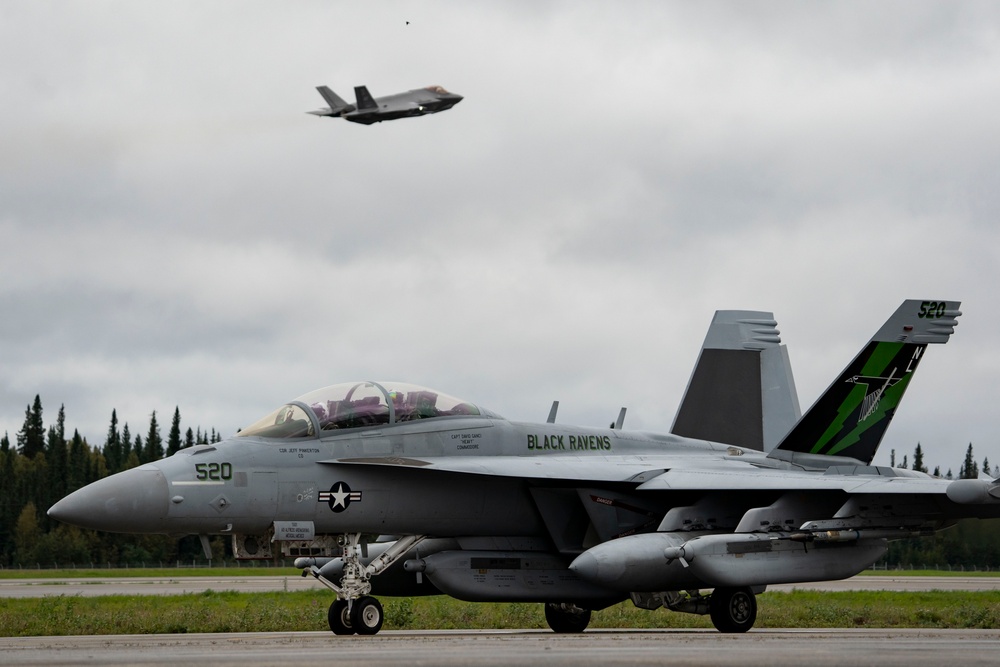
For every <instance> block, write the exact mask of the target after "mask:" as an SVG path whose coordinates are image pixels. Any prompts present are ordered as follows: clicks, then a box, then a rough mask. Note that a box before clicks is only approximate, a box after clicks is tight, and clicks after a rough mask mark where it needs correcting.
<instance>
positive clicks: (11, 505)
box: [0, 395, 222, 567]
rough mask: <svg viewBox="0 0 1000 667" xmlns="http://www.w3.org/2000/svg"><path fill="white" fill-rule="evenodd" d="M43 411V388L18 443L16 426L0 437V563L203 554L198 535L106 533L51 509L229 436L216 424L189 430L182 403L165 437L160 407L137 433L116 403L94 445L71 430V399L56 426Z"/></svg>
mask: <svg viewBox="0 0 1000 667" xmlns="http://www.w3.org/2000/svg"><path fill="white" fill-rule="evenodd" d="M42 410H43V409H42V400H41V397H40V396H37V395H36V396H35V400H34V402H33V403H31V404H29V405H28V406H27V408H26V409H25V413H24V424H23V426H22V427H21V430H20V431H18V432H17V435H16V444H13V445H12V443H11V440H10V436H9V434H8V433H4V435H3V438H2V439H0V565H2V566H4V567H9V566H11V565H31V566H34V565H35V564H41V565H52V564H56V563H111V564H115V565H117V564H126V563H140V562H158V561H172V560H175V559H178V558H181V559H187V558H189V557H199V558H201V557H203V556H202V555H201V553H202V552H201V548H200V545H199V543H198V541H197V540H196V539H189V538H186V539H182V540H178V539H176V538H171V537H166V536H160V535H145V536H138V535H118V534H112V533H98V532H95V531H89V530H81V529H79V528H76V527H74V526H67V525H66V524H63V523H59V522H58V521H54V520H52V519H50V518H49V517H48V516H47V514H46V513H47V512H48V510H49V508H50V507H51V506H52V505H53V504H54V503H55V502H56V501H58V500H59V499H61V498H63V497H64V496H66V495H68V494H70V493H72V492H73V491H76V490H77V489H79V488H82V487H84V486H86V485H87V484H90V483H91V482H95V481H97V480H99V479H102V478H104V477H107V476H108V475H113V474H115V473H117V472H121V471H122V470H128V469H130V468H135V467H137V466H140V465H142V464H144V463H148V462H150V461H156V460H158V459H161V458H163V457H164V456H170V455H172V454H174V453H176V452H177V451H179V450H181V449H183V448H185V447H193V446H194V445H196V444H209V443H214V442H219V441H220V440H221V439H222V438H221V436H220V434H219V433H217V432H216V430H215V429H214V428H213V429H211V430H210V431H207V430H206V431H202V429H201V427H198V428H197V429H195V430H192V429H191V428H188V429H187V430H185V431H183V432H182V429H181V413H180V408H174V415H173V419H172V421H171V424H170V429H169V431H168V433H167V439H166V441H164V440H163V437H162V435H161V430H160V424H159V421H158V419H157V416H156V411H153V413H152V415H151V417H150V420H149V428H148V429H147V430H146V435H145V437H143V435H142V434H141V433H136V434H135V435H133V434H132V432H131V430H130V429H129V425H128V423H125V424H123V425H121V426H119V422H118V413H117V411H116V410H112V411H111V423H110V424H109V426H108V433H107V436H106V437H105V440H104V442H103V443H102V444H101V445H99V446H92V445H91V444H90V443H88V442H87V439H86V438H84V437H82V436H81V435H80V432H79V430H76V429H74V430H73V434H72V436H69V435H68V429H67V426H66V410H65V406H62V405H60V406H59V412H58V415H57V417H56V420H55V423H54V424H51V425H49V426H48V427H46V426H45V423H44V421H43V418H42Z"/></svg>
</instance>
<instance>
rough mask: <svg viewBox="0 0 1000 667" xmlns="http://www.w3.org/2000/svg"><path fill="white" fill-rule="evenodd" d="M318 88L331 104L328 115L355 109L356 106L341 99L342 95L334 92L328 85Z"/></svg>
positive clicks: (336, 114)
mask: <svg viewBox="0 0 1000 667" xmlns="http://www.w3.org/2000/svg"><path fill="white" fill-rule="evenodd" d="M316 90H318V91H319V94H320V95H322V96H323V99H324V100H326V103H327V104H329V105H330V113H329V114H327V115H330V116H338V115H340V114H341V113H343V112H345V111H353V110H354V107H352V106H351V105H350V104H348V103H347V102H345V101H344V100H343V99H341V97H340V95H338V94H337V93H335V92H333V91H332V90H330V89H329V88H327V87H326V86H316Z"/></svg>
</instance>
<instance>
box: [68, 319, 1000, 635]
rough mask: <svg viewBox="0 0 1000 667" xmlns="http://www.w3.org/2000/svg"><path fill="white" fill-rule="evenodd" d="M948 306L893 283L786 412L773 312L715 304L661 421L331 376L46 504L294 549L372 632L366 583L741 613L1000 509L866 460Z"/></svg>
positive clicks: (993, 485)
mask: <svg viewBox="0 0 1000 667" xmlns="http://www.w3.org/2000/svg"><path fill="white" fill-rule="evenodd" d="M958 308H959V304H958V303H957V302H952V301H906V302H904V303H903V305H902V306H901V307H900V308H899V309H898V310H897V311H896V312H895V313H894V314H893V315H892V316H891V317H890V318H889V320H888V321H887V322H886V323H885V324H884V325H883V326H882V327H881V328H880V329H879V330H878V332H877V333H876V334H875V336H874V337H873V338H872V339H871V340H870V341H869V343H868V344H867V345H866V346H865V347H864V349H863V350H862V351H861V352H860V353H859V354H858V355H857V356H856V357H855V358H854V360H853V361H851V362H850V364H849V365H848V366H847V368H846V369H844V371H843V372H842V373H841V374H840V375H839V376H838V377H837V378H836V379H835V380H834V382H833V384H831V385H830V387H829V388H828V389H827V390H826V392H825V393H824V394H823V395H822V396H821V397H820V398H819V399H818V400H817V402H816V403H815V404H814V405H813V406H812V407H811V408H810V409H809V410H808V411H807V412H806V413H805V414H804V415H802V416H800V415H799V408H798V401H797V398H796V397H795V389H794V384H793V382H792V378H791V373H790V370H789V367H788V363H787V353H786V351H785V348H784V346H783V345H781V340H780V337H779V332H778V330H777V328H776V327H777V323H776V322H775V321H774V319H773V316H772V315H771V314H770V313H763V312H748V311H720V312H719V313H718V314H717V315H716V318H715V321H714V322H713V323H712V326H711V327H710V329H709V332H708V336H707V337H706V339H705V344H704V346H703V348H702V351H701V356H700V357H699V360H698V363H697V365H696V367H695V371H694V373H693V375H692V377H691V380H690V382H689V385H688V389H687V391H686V393H685V396H684V398H683V401H682V405H681V409H680V410H679V411H678V415H677V419H676V421H675V423H674V427H673V431H674V432H673V433H671V434H655V433H646V432H640V431H632V430H627V429H623V428H622V427H623V422H624V414H625V413H624V409H623V410H622V412H621V413H620V414H619V416H618V418H617V420H616V421H615V423H613V424H612V425H611V428H588V427H581V426H569V425H562V424H559V423H557V422H556V415H557V407H558V403H554V404H553V406H552V409H551V411H550V413H549V418H548V420H547V421H546V422H544V423H523V422H512V421H508V420H506V419H504V418H503V417H501V416H500V415H498V414H497V413H495V412H492V411H490V410H488V409H486V408H484V407H481V406H477V405H474V404H473V403H469V402H467V401H464V400H460V399H457V398H454V397H451V396H448V395H447V394H443V393H441V392H438V391H433V390H430V389H427V388H425V387H420V386H415V385H411V384H404V383H401V382H356V383H348V384H339V385H334V386H331V387H327V388H325V389H320V390H318V391H314V392H312V393H309V394H306V395H304V396H302V397H300V398H298V399H296V400H293V401H291V402H289V403H287V404H285V405H282V406H281V407H280V408H278V409H277V410H275V411H274V412H272V413H271V414H268V415H266V416H265V417H263V418H262V419H260V420H259V421H257V422H256V423H254V424H252V425H250V426H248V427H247V428H244V429H243V430H242V431H241V432H239V433H238V434H237V435H236V436H234V437H232V438H230V439H228V440H226V441H224V442H221V443H217V444H212V445H200V446H195V447H192V448H189V449H184V450H181V451H180V452H178V453H177V454H175V455H173V456H171V457H169V458H166V459H163V460H160V461H157V462H155V463H148V464H146V465H143V466H140V467H138V468H135V469H132V470H128V471H126V472H121V473H118V474H117V475H113V476H111V477H107V478H105V479H103V480H100V481H98V482H95V483H93V484H91V485H89V486H87V487H85V488H83V489H80V490H78V491H76V492H74V493H72V494H70V495H69V496H67V497H66V498H64V499H62V500H60V501H59V502H58V503H56V504H55V505H54V506H53V507H52V508H51V509H50V510H49V515H50V516H52V517H54V518H56V519H58V520H60V521H64V522H67V523H70V524H74V525H77V526H82V527H86V528H93V529H97V530H105V531H114V532H126V533H163V534H171V535H182V534H197V535H200V536H202V544H203V545H204V546H205V547H206V553H207V554H208V552H207V546H208V538H207V536H208V535H229V536H231V539H232V545H233V551H234V554H235V556H236V557H237V558H246V559H252V558H272V557H274V556H275V555H277V554H278V553H279V552H280V553H281V554H283V555H285V556H287V557H297V560H296V561H295V562H296V565H297V567H299V568H301V569H302V570H303V576H307V575H312V576H314V577H315V578H316V579H317V580H319V581H320V582H322V583H323V584H324V585H326V586H328V587H329V588H330V589H331V590H332V591H333V592H334V593H335V594H336V600H335V601H334V602H333V603H332V604H331V606H330V610H329V624H330V628H331V630H332V631H333V632H334V633H337V634H353V633H358V634H363V635H370V634H375V633H376V632H378V631H379V629H380V628H381V627H382V622H383V613H382V607H381V605H380V603H379V602H378V600H377V599H376V598H375V597H373V596H374V595H386V596H395V595H405V596H409V595H424V594H428V595H429V594H446V595H450V596H452V597H455V598H459V599H461V600H469V601H482V602H486V601H520V602H539V603H543V604H544V605H545V616H546V619H547V621H548V623H549V625H550V626H551V628H552V629H553V630H555V631H556V632H581V631H583V630H584V629H585V628H586V627H587V625H588V623H589V622H590V617H591V612H592V611H595V610H600V609H602V608H605V607H607V606H609V605H612V604H615V603H617V602H620V601H622V600H626V599H631V600H632V602H633V603H634V604H635V605H637V606H639V607H642V608H646V609H657V608H660V607H663V608H666V609H669V610H673V611H679V612H688V613H695V614H709V615H711V618H712V621H713V622H714V624H715V626H716V627H717V628H718V629H719V630H721V631H723V632H745V631H746V630H748V629H749V628H750V627H751V626H753V624H754V620H755V618H756V614H757V602H756V597H755V596H756V595H757V594H759V593H760V592H762V591H763V590H764V589H765V588H766V587H767V586H768V585H769V584H779V583H795V582H807V581H820V580H830V579H840V578H846V577H850V576H852V575H854V574H857V573H858V572H861V571H862V570H864V569H866V568H868V567H869V566H871V564H872V563H874V562H876V561H877V560H878V559H879V558H880V557H881V556H882V555H883V554H884V553H885V551H886V544H887V542H888V541H889V540H894V539H899V538H905V537H911V536H916V535H925V534H929V533H932V532H934V531H937V530H940V529H942V528H946V527H948V526H950V525H952V524H954V523H955V522H956V521H957V520H958V519H961V518H966V517H978V518H995V517H1000V480H989V479H978V480H976V479H963V480H956V481H951V480H945V479H938V478H933V477H930V476H928V475H926V474H923V473H921V472H917V471H913V470H900V469H895V468H889V467H883V466H873V465H872V458H873V457H874V455H875V451H876V449H877V447H878V445H879V442H880V441H881V439H882V435H883V434H884V432H885V429H886V427H887V426H888V425H889V422H890V420H891V419H892V417H893V415H894V413H895V411H896V408H897V406H898V405H899V402H900V399H901V398H902V396H903V392H904V391H905V390H906V388H907V387H908V386H909V383H910V380H911V379H912V377H913V374H914V372H915V371H916V368H917V365H918V364H919V362H920V360H921V359H922V357H923V354H924V351H925V349H926V348H927V345H928V344H930V343H945V342H947V341H948V339H949V338H950V336H951V334H952V333H953V332H954V327H955V326H956V324H957V319H956V318H957V317H958V316H959V315H960V314H961V313H960V312H959V310H958ZM374 535H382V536H383V537H381V538H379V539H377V540H375V539H374V538H373V539H372V541H371V542H369V541H368V539H367V538H366V536H374Z"/></svg>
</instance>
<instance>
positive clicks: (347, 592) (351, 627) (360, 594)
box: [301, 533, 424, 635]
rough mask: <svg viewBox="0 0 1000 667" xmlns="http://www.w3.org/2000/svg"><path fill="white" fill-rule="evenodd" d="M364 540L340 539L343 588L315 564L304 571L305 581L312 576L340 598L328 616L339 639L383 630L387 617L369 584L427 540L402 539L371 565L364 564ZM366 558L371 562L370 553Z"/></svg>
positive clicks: (354, 536)
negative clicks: (373, 595) (371, 593)
mask: <svg viewBox="0 0 1000 667" xmlns="http://www.w3.org/2000/svg"><path fill="white" fill-rule="evenodd" d="M360 539H361V535H360V534H359V533H350V534H347V535H341V536H340V537H339V538H338V544H339V545H340V547H341V549H342V551H341V561H342V564H343V576H342V577H341V579H340V583H339V584H337V583H334V582H333V581H330V580H329V579H327V578H326V577H325V576H324V575H323V573H322V571H321V570H320V568H318V567H316V565H315V564H313V565H310V566H309V568H308V569H303V571H302V576H303V577H305V576H308V575H310V574H311V575H312V576H314V577H315V578H316V579H317V580H318V581H319V582H320V583H322V584H323V585H324V586H326V587H327V588H329V589H330V590H332V591H333V592H334V593H336V594H337V599H336V600H335V601H334V603H333V604H331V605H330V611H329V613H328V614H327V622H328V623H329V624H330V629H331V630H333V633H334V634H336V635H353V634H359V635H374V634H376V633H378V631H379V630H381V629H382V624H383V623H384V622H385V613H384V612H383V610H382V605H381V604H380V603H379V601H378V600H376V599H375V598H373V597H371V596H370V595H368V593H370V592H371V590H372V585H371V583H370V581H369V580H370V579H371V578H372V577H373V576H375V575H377V574H380V573H382V572H384V571H385V570H386V568H388V567H389V566H391V565H392V564H393V563H395V562H396V561H397V560H399V559H400V558H402V557H403V556H404V555H405V554H406V552H407V551H408V550H409V549H411V548H412V547H414V546H415V545H417V544H419V543H420V542H421V541H422V540H423V539H424V536H423V535H409V536H406V537H401V538H400V539H398V540H396V542H395V543H393V545H392V546H391V547H389V548H388V549H386V550H385V551H384V552H382V553H381V554H380V555H378V556H376V557H375V558H374V559H372V561H371V562H369V563H364V562H362V560H361V557H360V552H361V549H360V548H359V541H360ZM365 557H366V558H367V552H366V555H365ZM301 567H303V568H305V567H306V566H304V565H303V566H301Z"/></svg>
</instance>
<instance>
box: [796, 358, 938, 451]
mask: <svg viewBox="0 0 1000 667" xmlns="http://www.w3.org/2000/svg"><path fill="white" fill-rule="evenodd" d="M926 347H927V346H926V345H925V344H914V343H889V342H877V341H872V342H870V343H868V345H867V346H866V347H865V349H864V351H862V352H861V354H859V355H858V356H857V357H855V358H854V361H852V362H851V364H850V365H849V366H848V367H847V368H846V369H845V370H844V372H843V373H842V374H841V375H840V377H839V378H838V379H837V381H836V382H834V384H833V385H831V386H830V388H829V389H827V391H826V393H824V394H823V395H822V396H821V397H820V399H819V400H818V401H817V402H816V404H815V405H813V407H812V408H811V409H810V410H809V412H808V413H806V415H805V416H803V418H802V419H800V420H799V422H798V424H796V425H795V427H793V428H792V430H791V432H789V434H788V435H787V436H785V439H784V441H783V442H782V443H781V444H780V445H779V446H778V448H779V449H782V450H785V451H793V452H806V453H809V454H825V455H828V456H847V457H850V458H854V459H858V460H860V461H864V462H866V463H869V462H871V460H872V459H873V458H874V457H875V451H876V450H877V449H878V445H879V443H880V442H881V441H882V436H883V435H885V430H886V428H888V426H889V422H890V421H892V417H893V415H894V414H895V412H896V406H898V405H899V401H900V400H901V399H902V398H903V394H904V393H905V392H906V387H907V386H909V384H910V378H912V377H913V372H914V371H915V370H916V368H917V364H918V363H919V362H920V357H921V355H922V354H923V352H924V349H925V348H926Z"/></svg>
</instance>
